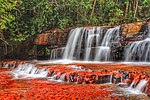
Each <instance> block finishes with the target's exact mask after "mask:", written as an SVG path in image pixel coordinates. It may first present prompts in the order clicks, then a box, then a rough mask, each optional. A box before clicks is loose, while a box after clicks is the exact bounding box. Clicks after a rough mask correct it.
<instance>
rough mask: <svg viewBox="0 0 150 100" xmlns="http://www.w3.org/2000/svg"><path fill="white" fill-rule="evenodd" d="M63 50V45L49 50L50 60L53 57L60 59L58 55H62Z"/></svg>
mask: <svg viewBox="0 0 150 100" xmlns="http://www.w3.org/2000/svg"><path fill="white" fill-rule="evenodd" d="M64 50H65V47H62V48H56V49H53V50H52V51H51V56H50V60H53V59H60V57H59V55H60V56H61V57H62V55H63V53H64ZM61 59H62V58H61Z"/></svg>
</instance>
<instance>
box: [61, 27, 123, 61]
mask: <svg viewBox="0 0 150 100" xmlns="http://www.w3.org/2000/svg"><path fill="white" fill-rule="evenodd" d="M119 29H120V26H117V27H115V28H111V29H108V31H107V32H106V33H105V34H104V32H103V28H101V27H95V28H89V29H87V28H76V29H74V30H72V31H71V33H70V37H69V40H68V42H67V45H66V48H65V51H64V54H63V59H69V60H85V61H91V60H94V61H109V60H110V51H111V49H110V46H111V42H118V41H119V38H120V36H119ZM93 51H94V53H93Z"/></svg>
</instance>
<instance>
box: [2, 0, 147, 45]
mask: <svg viewBox="0 0 150 100" xmlns="http://www.w3.org/2000/svg"><path fill="white" fill-rule="evenodd" d="M149 8H150V0H1V1H0V15H1V16H0V41H2V43H4V44H6V45H18V44H20V43H22V42H23V41H25V40H27V39H28V38H30V37H31V36H33V35H34V34H37V33H41V32H42V31H43V30H45V29H52V28H61V29H65V28H67V27H70V26H84V25H86V26H87V25H118V24H122V23H129V22H135V21H142V20H145V18H148V17H150V9H149Z"/></svg>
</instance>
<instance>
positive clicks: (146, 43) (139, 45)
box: [125, 38, 150, 62]
mask: <svg viewBox="0 0 150 100" xmlns="http://www.w3.org/2000/svg"><path fill="white" fill-rule="evenodd" d="M125 61H145V62H146V61H150V39H149V38H147V39H145V40H142V41H136V42H130V43H129V44H128V45H127V46H126V51H125Z"/></svg>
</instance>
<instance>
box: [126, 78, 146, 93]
mask: <svg viewBox="0 0 150 100" xmlns="http://www.w3.org/2000/svg"><path fill="white" fill-rule="evenodd" d="M134 83H135V82H134V81H133V82H132V83H131V84H130V86H129V88H128V89H129V91H130V92H133V93H142V92H143V89H144V87H145V86H146V84H147V81H146V80H144V79H143V80H140V82H139V83H138V84H137V85H136V86H134ZM133 86H134V87H133Z"/></svg>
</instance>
